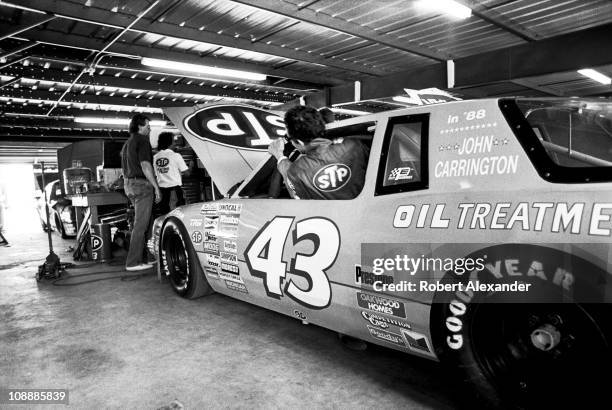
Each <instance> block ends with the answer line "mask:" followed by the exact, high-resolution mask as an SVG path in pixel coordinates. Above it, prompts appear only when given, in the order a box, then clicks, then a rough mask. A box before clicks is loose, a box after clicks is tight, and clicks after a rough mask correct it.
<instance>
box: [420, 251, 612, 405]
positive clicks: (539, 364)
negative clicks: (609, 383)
mask: <svg viewBox="0 0 612 410" xmlns="http://www.w3.org/2000/svg"><path fill="white" fill-rule="evenodd" d="M480 257H482V258H484V259H485V260H486V261H488V263H489V264H488V265H487V266H488V268H485V269H484V270H482V271H481V272H480V273H477V274H474V275H471V278H472V280H474V279H477V280H479V281H480V283H490V284H492V283H512V282H515V281H516V280H518V281H520V282H522V283H525V284H531V287H530V291H529V292H471V291H465V290H463V291H459V290H457V291H455V292H438V293H436V295H435V297H434V303H433V304H432V310H431V332H432V338H433V343H434V346H435V349H436V354H437V355H438V357H439V359H440V361H441V362H442V363H443V364H444V365H445V366H447V367H448V369H449V370H450V374H452V375H453V377H454V382H455V383H456V382H460V383H459V384H460V385H461V386H462V388H460V389H459V390H460V391H461V392H462V393H467V394H462V400H463V401H464V403H463V404H465V405H466V407H473V405H474V404H475V403H477V404H478V405H479V407H487V408H535V407H541V408H556V407H558V408H566V407H568V406H572V407H573V406H579V405H580V404H582V405H583V404H584V403H585V402H587V401H588V402H593V403H597V402H598V401H597V400H598V399H599V400H603V399H604V398H605V397H606V395H607V389H608V388H607V387H606V380H607V378H606V377H602V375H604V374H606V371H607V370H608V369H609V368H610V367H609V366H610V364H612V360H611V342H612V331H611V326H610V323H611V322H612V321H611V320H610V319H612V309H611V308H610V307H611V306H612V305H611V304H610V303H606V302H610V300H607V299H606V297H605V293H606V292H605V283H606V279H607V277H608V274H607V273H606V272H605V271H604V270H602V269H600V268H598V267H596V266H595V265H593V264H592V263H590V262H589V261H587V260H585V259H582V258H580V257H577V256H574V255H570V254H568V253H565V252H562V251H560V250H556V249H552V248H547V247H545V246H536V245H519V244H511V245H498V246H492V247H489V248H486V249H482V250H481V251H478V252H474V253H473V254H471V255H468V256H467V257H466V258H473V259H476V258H480ZM498 262H499V264H498ZM535 262H539V263H540V264H541V265H534V263H535ZM534 267H535V269H532V270H531V271H530V268H534ZM540 268H541V269H540ZM559 269H564V270H563V271H561V270H559ZM469 280H470V275H468V274H465V275H457V274H456V273H455V272H448V273H447V274H446V275H445V277H444V278H443V279H442V280H441V283H449V284H450V283H463V284H464V285H465V284H467V282H469ZM543 302H544V303H543ZM475 399H476V402H474V400H475Z"/></svg>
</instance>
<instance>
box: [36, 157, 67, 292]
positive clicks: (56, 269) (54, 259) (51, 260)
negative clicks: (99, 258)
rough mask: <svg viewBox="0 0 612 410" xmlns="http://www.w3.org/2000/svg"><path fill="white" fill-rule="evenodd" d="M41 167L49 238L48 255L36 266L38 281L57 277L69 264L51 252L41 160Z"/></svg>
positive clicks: (43, 169)
mask: <svg viewBox="0 0 612 410" xmlns="http://www.w3.org/2000/svg"><path fill="white" fill-rule="evenodd" d="M40 164H41V167H42V183H43V192H44V194H45V212H46V214H47V238H48V239H49V255H47V258H46V259H45V263H43V264H42V265H40V266H39V267H38V272H37V273H36V280H37V281H38V282H40V280H41V279H42V278H45V279H57V278H59V277H60V276H61V275H62V273H64V272H65V268H66V266H67V265H69V264H64V263H61V262H60V258H59V256H57V255H56V254H55V252H53V240H52V239H51V222H50V221H49V201H48V198H47V190H46V189H45V188H44V187H45V186H46V182H45V163H44V162H41V163H40Z"/></svg>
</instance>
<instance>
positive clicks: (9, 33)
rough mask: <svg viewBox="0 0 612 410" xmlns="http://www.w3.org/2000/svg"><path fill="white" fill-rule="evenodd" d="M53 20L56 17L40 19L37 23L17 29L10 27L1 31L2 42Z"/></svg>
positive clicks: (0, 38)
mask: <svg viewBox="0 0 612 410" xmlns="http://www.w3.org/2000/svg"><path fill="white" fill-rule="evenodd" d="M53 19H55V16H47V17H43V18H39V19H37V21H36V22H34V23H31V24H23V25H20V26H17V27H14V26H13V27H8V28H7V29H5V30H2V31H0V41H1V40H4V39H5V38H9V37H13V36H16V35H18V34H21V33H23V32H25V31H28V30H31V29H33V28H34V27H37V26H39V25H41V24H44V23H47V22H49V21H51V20H53Z"/></svg>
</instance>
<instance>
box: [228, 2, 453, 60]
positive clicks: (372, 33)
mask: <svg viewBox="0 0 612 410" xmlns="http://www.w3.org/2000/svg"><path fill="white" fill-rule="evenodd" d="M231 1H233V2H234V3H240V4H244V5H247V6H251V7H254V8H256V9H260V10H265V11H268V12H270V13H275V14H279V15H281V16H285V17H290V18H293V19H296V20H300V21H303V22H305V23H309V24H314V25H316V26H321V27H325V28H328V29H331V30H335V31H338V32H341V33H344V34H348V35H350V36H353V37H358V38H361V39H364V40H368V41H373V42H375V43H378V44H380V45H383V46H386V47H390V48H394V49H396V50H401V51H404V52H406V53H410V54H415V55H418V56H421V57H427V58H431V59H433V60H437V61H445V60H451V59H452V58H453V57H452V56H451V55H449V54H447V53H443V52H440V51H438V50H434V49H431V48H427V47H423V46H420V45H418V44H415V43H412V42H410V41H407V40H405V39H395V38H390V37H388V36H385V35H383V34H380V33H379V32H377V31H376V30H373V29H371V28H368V27H363V26H360V25H359V24H356V23H352V22H350V21H346V20H341V19H338V18H334V17H331V16H330V15H327V14H325V13H317V12H315V11H313V10H311V9H309V8H302V9H300V8H299V7H297V6H296V5H295V4H292V3H288V2H285V1H278V0H231ZM325 64H328V63H327V62H326V63H325Z"/></svg>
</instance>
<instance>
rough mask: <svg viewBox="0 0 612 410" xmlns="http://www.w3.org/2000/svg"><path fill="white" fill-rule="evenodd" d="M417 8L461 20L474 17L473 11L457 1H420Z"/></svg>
mask: <svg viewBox="0 0 612 410" xmlns="http://www.w3.org/2000/svg"><path fill="white" fill-rule="evenodd" d="M416 6H417V7H419V8H421V9H424V10H428V11H436V12H441V13H444V14H448V15H450V16H453V17H456V18H461V19H466V18H469V17H471V16H472V9H470V8H469V7H468V6H466V5H464V4H461V3H459V2H458V1H455V0H419V1H417V2H416Z"/></svg>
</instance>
